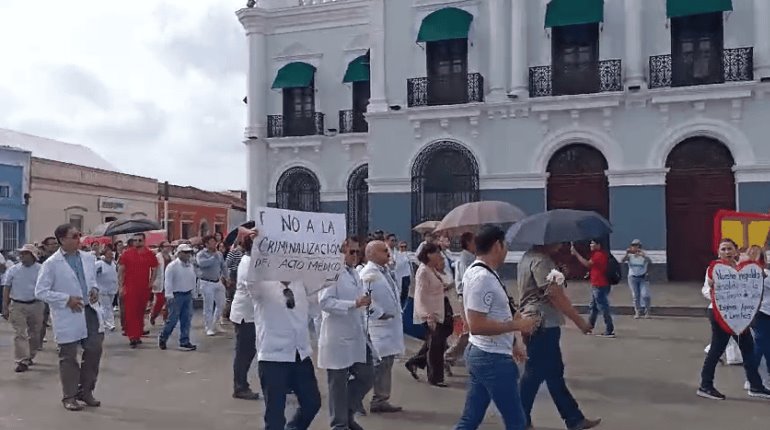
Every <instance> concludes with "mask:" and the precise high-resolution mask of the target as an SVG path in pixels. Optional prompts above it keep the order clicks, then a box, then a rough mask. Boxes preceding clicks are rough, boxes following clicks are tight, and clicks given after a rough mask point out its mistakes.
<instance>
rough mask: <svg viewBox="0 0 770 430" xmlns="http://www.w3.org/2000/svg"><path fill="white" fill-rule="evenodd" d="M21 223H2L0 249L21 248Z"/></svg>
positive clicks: (0, 223) (0, 224)
mask: <svg viewBox="0 0 770 430" xmlns="http://www.w3.org/2000/svg"><path fill="white" fill-rule="evenodd" d="M20 239H21V238H20V237H19V223H18V222H16V221H0V249H17V248H19V246H21V243H20V242H21V240H20Z"/></svg>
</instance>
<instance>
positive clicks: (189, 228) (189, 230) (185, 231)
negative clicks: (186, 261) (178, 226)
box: [182, 221, 193, 239]
mask: <svg viewBox="0 0 770 430" xmlns="http://www.w3.org/2000/svg"><path fill="white" fill-rule="evenodd" d="M191 237H193V225H192V222H189V221H188V222H184V221H183V222H182V239H189V238H191Z"/></svg>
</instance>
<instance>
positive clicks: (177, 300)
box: [160, 291, 193, 346]
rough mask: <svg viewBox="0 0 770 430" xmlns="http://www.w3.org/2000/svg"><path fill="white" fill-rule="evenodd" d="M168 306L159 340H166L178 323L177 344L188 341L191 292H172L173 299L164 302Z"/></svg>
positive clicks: (191, 301) (190, 319)
mask: <svg viewBox="0 0 770 430" xmlns="http://www.w3.org/2000/svg"><path fill="white" fill-rule="evenodd" d="M166 306H168V307H170V308H171V309H169V314H168V319H167V320H166V325H164V326H163V331H162V332H161V333H160V340H162V341H163V342H165V341H167V340H168V338H169V337H171V333H173V332H174V328H176V324H177V323H179V345H180V346H181V345H187V344H189V343H190V323H191V322H192V312H193V300H192V292H191V291H188V292H186V293H174V300H171V303H168V302H166Z"/></svg>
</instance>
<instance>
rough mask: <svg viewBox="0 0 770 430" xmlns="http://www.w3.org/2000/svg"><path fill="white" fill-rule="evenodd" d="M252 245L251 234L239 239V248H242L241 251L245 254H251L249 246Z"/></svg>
mask: <svg viewBox="0 0 770 430" xmlns="http://www.w3.org/2000/svg"><path fill="white" fill-rule="evenodd" d="M252 246H254V239H253V238H252V237H251V235H248V236H246V237H244V238H243V239H241V248H243V253H244V254H246V255H251V247H252Z"/></svg>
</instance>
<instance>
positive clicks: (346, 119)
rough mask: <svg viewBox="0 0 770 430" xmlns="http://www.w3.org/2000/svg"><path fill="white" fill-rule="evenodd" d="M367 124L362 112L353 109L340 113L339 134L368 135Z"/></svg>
mask: <svg viewBox="0 0 770 430" xmlns="http://www.w3.org/2000/svg"><path fill="white" fill-rule="evenodd" d="M368 132H369V123H368V122H366V117H364V113H363V112H357V111H353V109H348V110H341V111H340V133H368Z"/></svg>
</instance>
